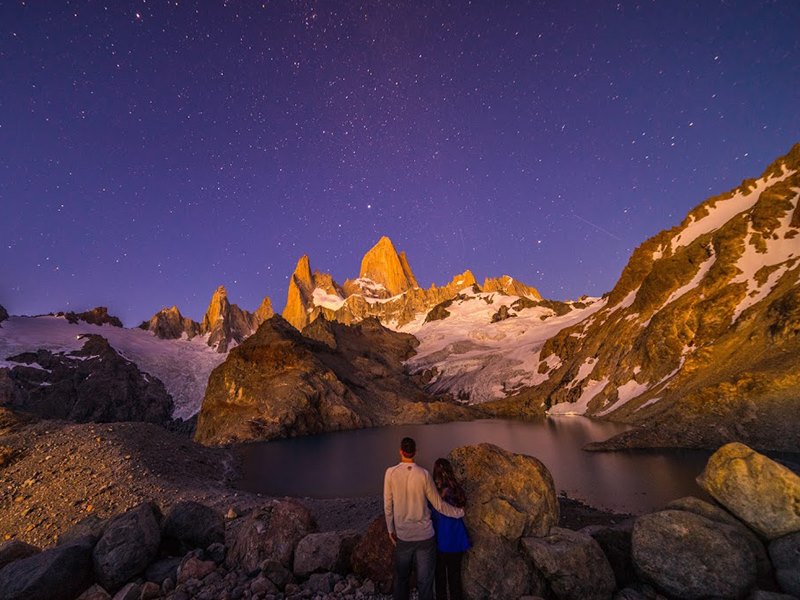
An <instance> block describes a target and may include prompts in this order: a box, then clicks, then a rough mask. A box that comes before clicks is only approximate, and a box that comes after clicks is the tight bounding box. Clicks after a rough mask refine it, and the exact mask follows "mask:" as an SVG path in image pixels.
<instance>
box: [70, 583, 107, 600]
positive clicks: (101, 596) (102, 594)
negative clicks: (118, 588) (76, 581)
mask: <svg viewBox="0 0 800 600" xmlns="http://www.w3.org/2000/svg"><path fill="white" fill-rule="evenodd" d="M77 600H111V594H109V593H108V592H107V591H105V590H104V589H103V588H102V587H101V586H99V585H97V584H94V585H93V586H92V587H90V588H89V589H88V590H86V591H85V592H83V593H82V594H81V595H80V596H78V598H77Z"/></svg>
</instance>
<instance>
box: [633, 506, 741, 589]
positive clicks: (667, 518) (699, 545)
mask: <svg viewBox="0 0 800 600" xmlns="http://www.w3.org/2000/svg"><path fill="white" fill-rule="evenodd" d="M632 547H633V562H634V565H635V566H636V569H637V571H638V572H639V573H640V574H641V575H642V576H643V577H644V578H646V579H647V580H648V581H650V582H652V583H653V584H654V585H655V586H656V587H657V588H658V589H659V590H661V591H663V592H664V593H666V594H668V595H670V596H675V597H678V598H682V599H684V600H694V599H699V598H706V597H721V598H739V597H742V596H743V595H744V594H745V592H747V590H749V589H750V588H751V587H752V586H753V584H755V581H756V566H755V557H754V556H753V553H752V551H751V550H750V548H749V547H747V545H746V544H743V543H742V539H741V536H740V535H739V534H738V532H737V531H736V530H735V529H734V528H733V527H731V526H730V525H725V524H722V523H717V522H714V521H711V520H709V519H707V518H705V517H702V516H700V515H696V514H693V513H689V512H685V511H680V510H665V511H661V512H657V513H653V514H649V515H644V516H642V517H639V518H638V519H637V520H636V523H635V525H634V527H633V537H632Z"/></svg>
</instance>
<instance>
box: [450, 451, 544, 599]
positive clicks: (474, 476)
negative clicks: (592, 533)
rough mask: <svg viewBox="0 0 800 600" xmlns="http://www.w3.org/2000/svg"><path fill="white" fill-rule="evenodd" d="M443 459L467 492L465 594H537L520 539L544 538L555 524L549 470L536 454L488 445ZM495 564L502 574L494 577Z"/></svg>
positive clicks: (493, 595) (481, 597)
mask: <svg viewBox="0 0 800 600" xmlns="http://www.w3.org/2000/svg"><path fill="white" fill-rule="evenodd" d="M449 459H450V461H451V462H452V464H453V467H454V469H455V472H456V476H457V478H458V479H459V481H461V482H462V483H463V485H464V489H465V491H466V494H467V506H466V508H465V516H464V522H465V524H466V526H467V529H468V531H469V533H470V537H471V539H472V543H473V547H472V549H471V550H470V551H469V553H467V554H466V556H465V558H464V568H463V577H464V592H465V594H466V595H467V597H468V598H472V599H474V600H478V599H483V598H486V599H488V598H518V597H520V596H523V595H525V594H527V593H529V592H533V593H534V594H538V593H540V592H543V591H544V590H543V588H542V587H540V585H541V584H540V582H539V581H538V580H536V579H535V578H534V577H533V568H532V566H531V565H530V561H529V559H528V558H527V556H526V554H525V552H524V551H523V550H522V549H521V547H520V540H521V539H522V538H524V537H542V536H546V535H548V534H549V533H550V529H551V527H554V526H555V525H556V524H557V523H558V501H557V498H556V492H555V487H554V485H553V478H552V476H551V475H550V472H549V471H548V470H547V468H546V467H545V466H544V465H543V464H542V463H541V462H540V461H539V460H537V459H536V458H533V457H530V456H524V455H520V454H512V453H510V452H507V451H505V450H503V449H502V448H499V447H497V446H494V445H492V444H479V445H477V446H464V447H462V448H456V449H455V450H453V451H452V452H451V453H450V455H449ZM498 565H503V573H504V576H503V577H498V576H497V573H498V571H497V566H498ZM532 585H533V586H536V587H537V589H533V590H532V589H531V586H532Z"/></svg>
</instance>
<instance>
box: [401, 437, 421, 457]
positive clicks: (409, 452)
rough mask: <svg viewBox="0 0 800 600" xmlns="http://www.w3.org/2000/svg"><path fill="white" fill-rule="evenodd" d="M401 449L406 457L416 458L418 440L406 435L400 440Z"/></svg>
mask: <svg viewBox="0 0 800 600" xmlns="http://www.w3.org/2000/svg"><path fill="white" fill-rule="evenodd" d="M400 451H401V452H402V453H403V456H405V457H406V458H414V455H415V454H416V453H417V442H415V441H414V440H413V439H412V438H410V437H404V438H403V440H402V441H401V442H400Z"/></svg>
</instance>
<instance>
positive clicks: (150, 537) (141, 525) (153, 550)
mask: <svg viewBox="0 0 800 600" xmlns="http://www.w3.org/2000/svg"><path fill="white" fill-rule="evenodd" d="M159 517H160V513H159V512H158V508H157V507H156V506H155V505H153V504H151V503H149V502H145V503H142V504H140V505H138V506H136V507H135V508H132V509H131V510H129V511H128V512H126V513H124V514H122V515H120V516H118V517H115V518H114V519H113V520H112V521H111V522H110V523H109V524H108V527H106V530H105V532H104V533H103V536H102V537H101V538H100V541H99V542H97V545H96V546H95V548H94V571H95V575H96V576H97V580H98V582H99V583H100V584H101V585H102V586H103V587H104V588H105V589H107V590H108V591H110V592H115V591H116V590H118V589H119V588H120V587H121V586H122V585H123V584H124V583H125V582H127V581H128V580H130V579H132V578H133V577H136V576H137V575H139V574H140V573H142V572H143V571H144V570H145V569H146V568H147V566H148V565H149V564H150V563H151V562H153V561H154V560H155V558H156V556H158V547H159V545H160V543H161V528H160V527H159V523H158V520H159Z"/></svg>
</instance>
